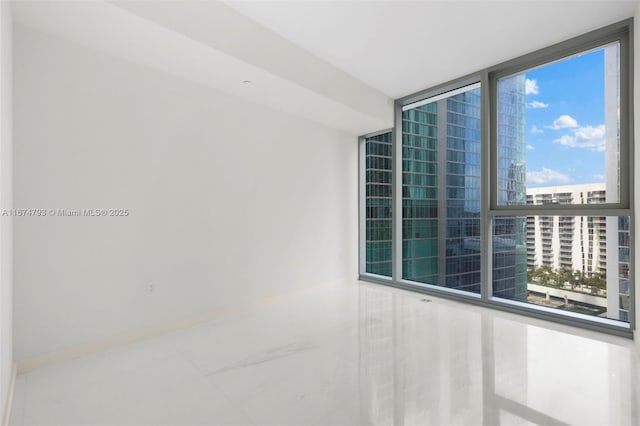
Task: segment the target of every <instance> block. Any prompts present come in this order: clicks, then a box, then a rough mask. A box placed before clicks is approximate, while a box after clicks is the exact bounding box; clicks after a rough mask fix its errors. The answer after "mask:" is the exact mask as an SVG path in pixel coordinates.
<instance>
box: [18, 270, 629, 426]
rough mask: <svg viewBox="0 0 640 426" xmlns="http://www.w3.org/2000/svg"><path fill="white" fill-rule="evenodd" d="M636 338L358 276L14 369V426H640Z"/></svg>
mask: <svg viewBox="0 0 640 426" xmlns="http://www.w3.org/2000/svg"><path fill="white" fill-rule="evenodd" d="M639 370H640V363H639V361H638V357H637V353H636V351H635V350H634V346H633V344H632V342H631V341H629V340H627V339H623V338H616V337H611V336H607V335H603V334H599V333H593V332H587V331H580V330H575V329H572V328H569V327H566V326H559V325H553V324H551V323H547V322H544V321H539V320H534V319H529V318H524V317H519V316H516V315H512V314H508V313H503V312H498V311H494V310H487V309H484V308H480V307H476V306H471V305H467V304H460V303H456V302H453V301H448V300H442V299H438V298H434V297H428V296H424V295H420V294H415V293H411V292H406V291H402V290H397V289H392V288H388V287H383V286H378V285H374V284H367V283H362V282H354V283H352V284H345V285H340V286H332V287H326V288H322V289H310V290H308V291H302V292H298V293H295V294H291V295H288V296H286V297H280V298H277V299H273V300H270V301H266V302H264V303H260V304H256V305H254V306H253V307H252V308H251V309H245V310H242V311H238V312H236V313H235V314H233V315H227V316H225V317H224V318H220V319H218V320H215V321H211V322H208V323H205V324H202V325H199V326H196V327H193V328H189V329H185V330H181V331H178V332H174V333H170V334H166V335H163V336H160V337H156V338H153V339H149V340H145V341H141V342H138V343H135V344H131V345H127V346H123V347H119V348H116V349H113V350H110V351H106V352H102V353H98V354H95V355H91V356H87V357H84V358H81V359H78V360H74V361H71V362H67V363H64V364H60V365H55V366H51V367H48V368H43V369H40V370H37V371H33V372H31V373H28V374H24V375H20V376H18V379H17V384H16V388H15V396H14V404H13V410H12V415H11V420H10V424H11V425H12V426H18V425H28V426H35V425H64V426H74V425H82V426H88V425H114V426H115V425H175V426H187V425H296V426H298V425H348V426H357V425H406V426H410V425H439V426H445V425H484V426H487V425H490V426H494V425H533V424H541V425H581V426H582V425H597V426H605V425H639V424H640V413H639V411H640V377H639Z"/></svg>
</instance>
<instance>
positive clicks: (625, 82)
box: [358, 18, 636, 337]
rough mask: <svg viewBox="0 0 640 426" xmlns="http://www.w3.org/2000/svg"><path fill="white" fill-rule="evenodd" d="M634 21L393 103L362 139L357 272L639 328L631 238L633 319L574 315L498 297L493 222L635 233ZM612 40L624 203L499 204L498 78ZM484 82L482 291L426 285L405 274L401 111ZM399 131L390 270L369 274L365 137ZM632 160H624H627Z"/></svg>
mask: <svg viewBox="0 0 640 426" xmlns="http://www.w3.org/2000/svg"><path fill="white" fill-rule="evenodd" d="M632 32H633V19H632V18H629V19H626V20H623V21H620V22H617V23H614V24H611V25H609V26H606V27H602V28H599V29H597V30H594V31H591V32H589V33H586V34H583V35H580V36H578V37H575V38H572V39H569V40H566V41H563V42H560V43H557V44H554V45H551V46H549V47H545V48H542V49H540V50H537V51H534V52H532V53H528V54H526V55H522V56H520V57H517V58H515V59H512V60H509V61H506V62H503V63H500V64H498V65H495V66H491V67H488V68H485V69H482V70H480V71H478V72H474V73H471V74H468V75H466V76H463V77H460V78H457V79H454V80H451V81H448V82H445V83H442V84H439V85H437V86H434V87H431V88H429V89H426V90H422V91H419V92H417V93H414V94H410V95H408V96H405V97H402V98H399V99H396V100H395V102H394V121H393V122H394V127H393V128H391V129H385V130H382V131H377V132H373V133H369V134H366V135H363V136H361V137H359V174H358V185H359V277H360V279H362V280H365V281H370V282H375V283H380V284H384V285H389V286H393V287H398V288H402V289H408V290H411V291H417V292H421V293H425V294H433V295H436V296H440V297H445V298H450V299H454V300H457V301H464V302H471V303H473V304H476V305H480V306H485V307H491V308H494V309H498V310H502V311H508V312H513V313H517V314H521V315H526V316H530V317H534V318H539V319H543V320H550V321H553V322H557V323H561V324H567V325H572V326H579V327H581V328H586V329H592V330H597V331H603V332H606V333H609V334H615V335H620V336H624V337H632V336H633V330H634V329H635V328H636V313H635V312H636V306H635V291H636V288H635V283H634V279H635V259H634V253H635V241H634V238H633V237H632V238H630V242H629V251H630V259H629V266H630V273H629V297H630V306H629V318H628V319H629V321H628V323H623V322H622V321H617V320H611V319H606V318H599V317H587V316H586V315H582V314H575V313H572V312H566V311H564V312H559V311H558V310H556V309H553V308H548V307H544V306H539V305H534V304H530V303H525V302H519V301H513V300H509V299H503V298H494V297H493V295H492V287H493V279H492V270H493V250H492V240H493V238H492V222H493V220H494V218H495V217H497V216H500V217H505V216H507V217H508V216H531V215H535V216H574V217H575V216H628V217H629V232H630V235H631V236H633V235H634V230H635V223H634V221H635V220H634V209H635V208H634V194H633V190H634V183H633V177H634V176H633V173H632V171H633V170H634V169H633V166H634V164H633V120H632V117H633V97H632V95H631V94H632V93H633V80H632V77H633V37H632V34H633V33H632ZM612 42H619V43H620V100H619V102H620V199H619V202H618V203H605V204H585V205H533V206H532V205H518V206H499V205H497V194H498V191H497V168H494V167H493V165H495V164H497V161H496V160H497V152H498V147H497V96H496V95H497V82H498V79H500V78H502V77H506V76H510V75H513V74H517V73H519V72H522V71H526V70H528V69H532V68H536V67H540V66H544V65H545V64H548V63H552V62H555V61H559V60H562V59H566V58H570V57H571V56H574V55H577V54H580V53H584V52H585V51H589V50H592V49H594V48H600V47H603V46H605V45H607V44H610V43H612ZM478 83H479V84H480V88H481V89H480V90H481V103H480V105H481V112H480V122H481V142H480V146H481V153H480V165H481V171H482V172H481V177H480V182H481V188H483V191H481V194H480V196H481V205H480V209H481V212H480V227H481V231H480V244H481V247H482V250H481V259H480V262H481V292H480V294H479V295H478V294H474V293H469V292H465V291H461V290H456V289H452V288H447V287H442V286H436V285H429V284H421V283H417V282H412V281H408V280H404V279H402V259H403V258H402V182H403V181H402V143H403V142H402V138H403V133H402V111H403V107H407V106H408V105H411V104H415V103H417V102H420V101H423V100H426V99H428V98H434V97H437V96H442V95H446V94H447V93H449V92H453V91H456V90H460V89H462V88H464V87H465V86H469V85H473V84H478ZM389 131H391V132H393V137H392V160H391V162H392V176H393V185H392V206H393V208H392V274H391V277H384V276H379V275H375V274H370V273H367V272H366V267H365V265H366V259H365V256H366V252H365V238H366V218H365V214H366V212H365V205H366V192H365V191H366V182H365V161H366V153H365V141H366V138H368V137H373V136H376V135H379V134H381V133H386V132H389ZM625 159H626V161H625Z"/></svg>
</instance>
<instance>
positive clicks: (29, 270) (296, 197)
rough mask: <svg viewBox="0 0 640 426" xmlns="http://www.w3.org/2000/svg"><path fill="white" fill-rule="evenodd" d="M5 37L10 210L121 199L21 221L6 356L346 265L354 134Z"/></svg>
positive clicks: (230, 300)
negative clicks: (149, 287)
mask: <svg viewBox="0 0 640 426" xmlns="http://www.w3.org/2000/svg"><path fill="white" fill-rule="evenodd" d="M14 37H15V47H14V49H15V53H14V65H15V74H14V76H15V97H14V98H15V104H14V111H15V112H14V115H15V121H14V129H15V130H14V133H15V140H16V146H15V163H14V170H15V175H14V179H15V205H16V207H23V208H27V207H29V208H47V209H52V208H53V209H58V208H70V209H76V208H126V209H130V211H131V215H130V216H129V217H115V218H113V217H107V218H103V217H99V218H96V217H40V218H36V217H31V218H16V219H15V221H14V224H15V231H14V232H15V282H16V288H15V307H14V310H15V342H14V344H15V356H16V359H18V360H20V359H24V358H28V357H33V356H37V355H40V354H46V353H51V352H55V351H60V350H64V349H66V348H70V347H74V346H78V345H83V344H87V343H91V342H98V341H101V340H104V339H108V338H110V337H112V336H118V335H123V334H126V333H130V332H132V331H139V330H144V329H146V328H148V327H156V326H162V325H165V324H171V323H173V322H175V321H178V320H182V319H185V318H192V317H196V316H197V315H199V314H201V313H204V312H207V311H211V310H215V309H220V308H225V307H229V306H233V305H237V304H242V303H246V302H248V301H254V300H260V299H263V298H267V297H270V296H273V295H277V294H282V293H285V292H288V291H291V290H299V289H303V288H307V287H309V286H314V285H318V284H321V283H325V282H331V281H334V280H339V279H344V278H354V277H356V274H357V270H356V268H357V260H356V255H357V139H356V137H355V135H351V134H347V133H344V132H342V131H338V130H334V129H331V128H328V127H325V126H323V125H320V124H317V123H314V122H311V121H306V120H304V119H301V118H296V117H294V116H291V115H288V114H285V113H282V112H277V111H275V110H270V109H267V108H265V107H260V106H257V105H255V104H253V103H249V102H247V101H244V100H240V99H239V98H235V97H232V96H229V95H226V94H223V93H221V92H217V91H214V90H213V89H209V88H206V87H204V86H199V85H197V84H193V83H190V82H187V81H183V80H180V79H178V78H176V77H172V76H169V75H165V74H162V73H160V72H156V71H153V70H151V69H149V68H145V67H143V66H141V65H135V64H132V63H128V62H126V61H124V60H121V59H117V58H114V57H111V56H107V55H105V54H102V53H99V52H97V51H93V50H90V49H88V48H85V47H81V46H78V45H74V44H71V43H69V42H66V41H62V40H59V39H55V38H53V37H50V36H46V35H44V34H42V33H39V32H36V31H33V30H30V29H27V28H25V27H22V26H20V25H18V24H16V31H15V34H14ZM246 90H249V91H250V90H252V87H251V86H248V87H246ZM372 130H375V129H372ZM149 282H152V283H154V284H155V286H156V291H155V292H153V293H151V294H147V292H146V283H149ZM221 344H222V343H221Z"/></svg>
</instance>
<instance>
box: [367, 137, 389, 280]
mask: <svg viewBox="0 0 640 426" xmlns="http://www.w3.org/2000/svg"><path fill="white" fill-rule="evenodd" d="M392 137H393V134H392V132H388V133H382V134H380V135H377V136H372V137H369V138H366V139H365V142H364V143H365V191H366V193H365V222H366V223H365V233H366V236H365V245H366V249H365V250H366V254H365V256H366V261H365V265H366V266H365V268H366V269H365V272H367V273H369V274H375V275H381V276H384V277H391V268H392V265H391V250H392V243H391V235H392V217H391V212H392V204H393V200H392V193H393V176H392V151H393V146H392Z"/></svg>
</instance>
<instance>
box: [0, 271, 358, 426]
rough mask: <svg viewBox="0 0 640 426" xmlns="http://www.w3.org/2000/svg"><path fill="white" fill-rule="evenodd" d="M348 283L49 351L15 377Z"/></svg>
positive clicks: (20, 365)
mask: <svg viewBox="0 0 640 426" xmlns="http://www.w3.org/2000/svg"><path fill="white" fill-rule="evenodd" d="M348 282H357V280H349V279H338V280H333V281H330V282H325V283H323V284H319V285H315V286H312V287H308V288H304V289H302V290H296V291H292V292H289V293H284V294H280V295H277V296H273V297H269V298H266V299H260V300H257V301H253V302H249V303H245V304H241V305H234V306H231V307H227V308H222V309H217V310H214V311H209V312H206V313H204V314H201V315H199V316H197V317H192V318H188V319H184V320H181V321H177V322H174V323H172V324H166V325H163V326H159V327H152V328H148V329H145V330H141V331H138V332H134V333H129V334H123V335H119V336H114V337H111V338H108V339H104V340H100V341H97V342H92V343H88V344H84V345H79V346H74V347H71V348H67V349H63V350H60V351H56V352H49V353H46V354H42V355H36V356H32V357H28V358H24V359H21V360H18V361H16V366H17V374H23V373H28V372H30V371H34V370H37V369H40V368H44V367H48V366H51V365H55V364H59V363H63V362H66V361H71V360H74V359H77V358H81V357H84V356H87V355H91V354H94V353H96V352H101V351H105V350H109V349H113V348H116V347H118V346H123V345H126V344H129V343H134V342H137V341H141V340H145V339H149V338H152V337H155V336H158V335H161V334H164V333H169V332H172V331H178V330H182V329H185V328H189V327H193V326H196V325H198V324H202V323H205V322H208V321H211V320H214V319H219V318H223V317H225V316H229V315H234V314H238V313H242V312H245V311H248V310H250V309H253V308H255V307H258V306H262V305H265V304H270V303H274V302H277V301H281V300H285V299H287V298H288V297H291V296H292V295H297V294H303V293H307V292H313V291H317V290H320V289H323V288H327V286H338V285H344V284H346V283H348ZM3 426H4V425H3Z"/></svg>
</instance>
